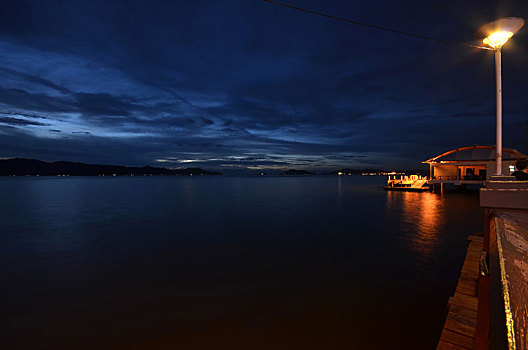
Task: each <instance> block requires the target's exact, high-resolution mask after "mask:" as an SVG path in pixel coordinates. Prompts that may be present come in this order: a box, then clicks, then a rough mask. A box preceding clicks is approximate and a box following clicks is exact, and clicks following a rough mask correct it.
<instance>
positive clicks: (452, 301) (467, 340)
mask: <svg viewBox="0 0 528 350" xmlns="http://www.w3.org/2000/svg"><path fill="white" fill-rule="evenodd" d="M468 241H469V246H468V249H467V255H466V260H465V261H464V266H463V267H462V272H461V273H460V277H459V279H458V285H457V287H456V290H455V295H453V296H452V297H451V298H449V302H448V307H449V312H448V314H447V317H446V321H445V324H444V329H443V330H442V334H441V335H440V341H439V342H438V347H437V350H447V349H451V350H456V349H473V345H474V343H475V330H476V327H477V308H478V278H479V261H480V255H481V252H482V248H483V246H484V239H483V238H482V236H477V235H471V236H469V237H468Z"/></svg>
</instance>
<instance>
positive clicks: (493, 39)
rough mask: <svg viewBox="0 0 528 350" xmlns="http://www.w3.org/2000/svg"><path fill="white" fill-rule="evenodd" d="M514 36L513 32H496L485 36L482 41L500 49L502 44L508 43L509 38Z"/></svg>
mask: <svg viewBox="0 0 528 350" xmlns="http://www.w3.org/2000/svg"><path fill="white" fill-rule="evenodd" d="M512 36H513V33H512V32H506V31H501V32H495V33H492V34H490V35H489V36H488V37H487V38H484V40H482V42H483V43H484V44H486V45H489V46H491V47H492V48H494V49H500V48H501V47H502V45H504V44H506V42H507V41H508V39H509V38H511V37H512Z"/></svg>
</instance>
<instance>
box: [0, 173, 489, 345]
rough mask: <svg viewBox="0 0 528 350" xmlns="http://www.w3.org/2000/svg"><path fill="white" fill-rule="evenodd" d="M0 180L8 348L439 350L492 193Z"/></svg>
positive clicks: (309, 183) (336, 180)
mask: <svg viewBox="0 0 528 350" xmlns="http://www.w3.org/2000/svg"><path fill="white" fill-rule="evenodd" d="M384 181H385V178H384V177H362V176H350V177H290V178H288V177H261V178H243V177H238V178H237V177H146V178H143V177H141V178H139V177H135V178H134V177H131V178H0V196H1V197H0V198H1V201H0V278H1V280H2V287H1V288H0V306H1V313H0V322H1V323H0V348H2V349H54V350H59V349H76V350H83V349H434V348H435V346H436V342H437V341H438V338H439V335H440V331H441V328H442V325H443V321H444V318H445V315H446V311H447V308H446V303H447V299H448V298H449V296H450V295H452V293H453V291H454V288H455V285H456V280H457V278H458V274H459V272H460V268H461V265H462V263H463V260H464V256H465V249H466V237H467V235H468V234H471V233H474V232H479V231H481V230H482V211H481V209H480V208H479V206H478V194H477V193H470V194H467V193H466V194H457V193H445V194H443V195H440V194H432V193H394V192H384V191H383V190H382V186H383V184H384Z"/></svg>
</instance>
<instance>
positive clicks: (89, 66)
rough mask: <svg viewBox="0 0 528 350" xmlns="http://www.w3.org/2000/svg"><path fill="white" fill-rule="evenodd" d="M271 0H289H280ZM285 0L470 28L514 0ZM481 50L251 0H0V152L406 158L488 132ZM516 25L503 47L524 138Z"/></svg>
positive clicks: (402, 26)
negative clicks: (513, 32) (512, 35)
mask: <svg viewBox="0 0 528 350" xmlns="http://www.w3.org/2000/svg"><path fill="white" fill-rule="evenodd" d="M285 1H286V0H285ZM287 3H288V4H291V5H295V6H300V7H304V8H308V9H312V10H315V11H320V12H324V13H328V14H332V15H336V16H340V17H345V18H349V19H352V20H356V21H362V22H366V23H370V24H374V25H379V26H385V27H389V28H392V29H396V30H400V31H407V32H413V33H417V34H421V35H426V36H431V37H437V38H441V39H446V40H452V41H460V42H463V43H468V44H477V45H479V42H478V41H476V39H474V38H473V34H474V32H475V31H476V30H477V29H478V28H479V27H480V26H481V25H483V24H485V23H487V22H489V21H492V20H495V19H497V18H499V17H505V16H517V17H522V18H525V19H528V1H525V0H518V1H481V0H479V1H473V0H467V1H451V0H440V1H393V0H390V1H389V0H386V1H376V0H374V1H322V0H304V1H300V0H288V1H287ZM494 74H495V73H494V60H493V52H492V51H487V50H479V49H472V48H468V47H464V46H457V45H448V44H444V43H439V42H434V41H426V40H421V39H416V38H412V37H406V36H401V35H397V34H394V33H390V32H384V31H377V30H373V29H369V28H365V27H361V26H357V25H353V24H349V23H344V22H339V21H335V20H331V19H328V18H323V17H318V16H314V15H310V14H306V13H302V12H298V11H295V10H291V9H287V8H283V7H279V6H276V5H272V4H269V3H266V2H264V1H261V0H238V1H237V0H223V1H219V0H209V1H205V0H203V1H202V0H198V1H183V0H180V1H146V0H145V1H110V0H105V1H84V0H83V1H42V0H40V1H26V0H3V1H1V2H0V157H1V158H11V157H26V158H36V159H41V160H46V161H56V160H68V161H80V162H87V163H100V164H101V163H102V164H121V165H137V166H142V165H154V166H164V167H201V168H204V169H211V170H219V171H221V172H223V173H236V172H239V173H244V172H248V171H252V170H253V171H259V172H260V171H269V172H273V171H278V169H288V168H297V169H306V170H312V171H315V172H323V171H328V170H337V169H340V168H344V167H351V168H364V167H375V168H385V169H389V168H399V169H401V168H419V167H420V166H421V165H420V162H421V161H423V160H426V159H428V158H431V157H433V156H435V155H437V154H439V153H442V152H444V151H447V150H449V149H452V148H456V147H462V146H468V145H473V144H480V145H492V144H494V143H495V77H494ZM527 78H528V28H526V27H525V28H523V29H522V30H521V31H520V32H519V33H517V35H516V36H514V38H513V39H512V40H510V42H508V43H507V44H506V45H505V47H504V48H503V84H504V85H503V88H504V147H508V148H515V149H518V150H519V151H521V152H525V151H526V149H525V144H526V141H525V131H524V130H525V129H524V128H525V126H524V125H525V122H526V120H528V113H527V111H528V102H527V101H528V98H526V96H524V95H526V94H527V89H526V85H527V83H526V79H527Z"/></svg>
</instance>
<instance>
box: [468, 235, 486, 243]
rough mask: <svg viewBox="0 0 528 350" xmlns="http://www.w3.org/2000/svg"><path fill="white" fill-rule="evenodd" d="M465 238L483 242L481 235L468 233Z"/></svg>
mask: <svg viewBox="0 0 528 350" xmlns="http://www.w3.org/2000/svg"><path fill="white" fill-rule="evenodd" d="M467 239H468V241H470V242H484V237H483V236H477V235H469V236H468V238H467Z"/></svg>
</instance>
